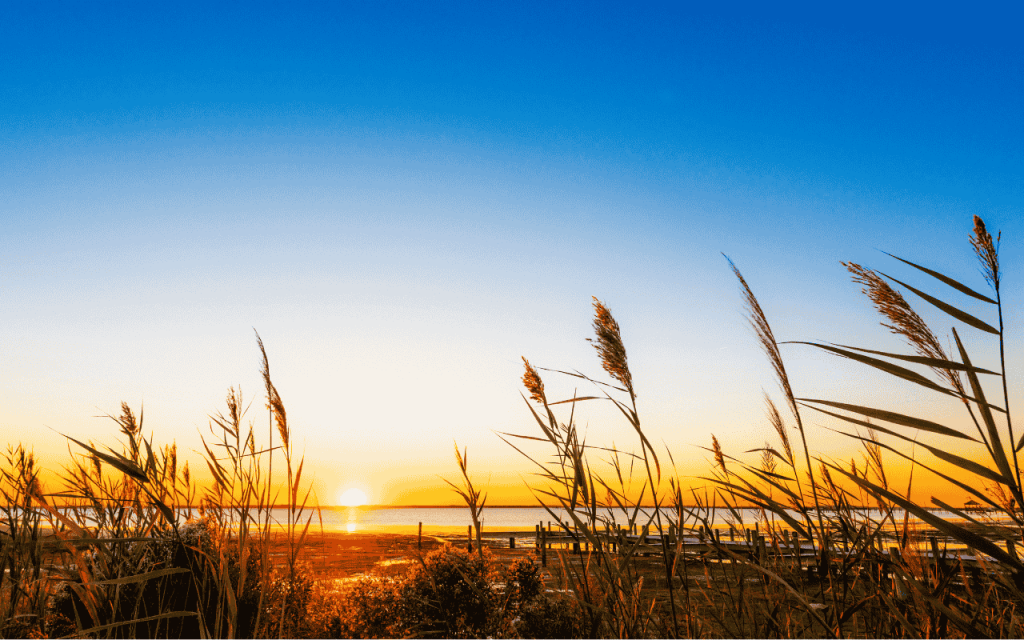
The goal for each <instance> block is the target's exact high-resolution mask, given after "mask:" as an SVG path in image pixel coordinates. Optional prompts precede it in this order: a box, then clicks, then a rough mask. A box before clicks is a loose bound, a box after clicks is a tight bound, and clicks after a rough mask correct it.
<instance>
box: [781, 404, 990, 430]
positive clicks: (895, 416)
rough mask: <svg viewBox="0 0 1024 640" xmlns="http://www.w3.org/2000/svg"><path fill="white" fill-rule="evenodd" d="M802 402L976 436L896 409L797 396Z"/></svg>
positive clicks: (906, 424) (895, 422)
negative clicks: (888, 409) (890, 409)
mask: <svg viewBox="0 0 1024 640" xmlns="http://www.w3.org/2000/svg"><path fill="white" fill-rule="evenodd" d="M797 400H799V401H801V402H814V403H817V404H824V405H828V406H830V407H835V408H837V409H843V410H845V411H852V412H854V413H859V414H861V415H865V416H868V417H869V418H876V419H878V420H885V421H886V422H892V423H893V424H900V425H903V426H905V427H913V428H915V429H921V430H922V431H928V432H931V433H937V434H939V435H944V436H950V437H952V438H963V439H964V440H972V441H974V438H972V437H970V436H968V435H965V434H963V433H960V432H959V431H957V430H955V429H951V428H949V427H946V426H943V425H941V424H938V423H935V422H932V421H930V420H925V419H923V418H914V417H912V416H908V415H904V414H902V413H896V412H894V411H884V410H882V409H873V408H871V407H862V406H859V405H855V404H846V403H843V402H832V401H830V400H814V399H811V398H797Z"/></svg>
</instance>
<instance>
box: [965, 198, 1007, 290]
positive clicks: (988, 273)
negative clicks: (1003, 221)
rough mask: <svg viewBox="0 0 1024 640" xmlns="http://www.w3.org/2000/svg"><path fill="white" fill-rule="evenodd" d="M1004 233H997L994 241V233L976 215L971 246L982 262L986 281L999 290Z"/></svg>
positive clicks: (982, 270)
mask: <svg viewBox="0 0 1024 640" xmlns="http://www.w3.org/2000/svg"><path fill="white" fill-rule="evenodd" d="M1002 237H1003V233H1002V232H1001V231H1000V232H999V233H997V234H996V239H995V242H993V241H992V234H991V233H989V232H988V229H986V228H985V221H984V220H982V219H981V218H979V217H978V216H974V233H973V234H971V237H970V240H971V246H972V247H974V253H975V254H976V255H977V256H978V261H979V262H981V273H982V275H983V276H985V282H988V283H989V285H990V286H991V287H992V288H993V289H995V290H996V292H997V293H998V292H999V241H1000V239H1002Z"/></svg>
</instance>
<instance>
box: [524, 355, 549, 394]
mask: <svg viewBox="0 0 1024 640" xmlns="http://www.w3.org/2000/svg"><path fill="white" fill-rule="evenodd" d="M520 357H522V356H520ZM523 364H524V365H526V372H525V373H524V374H523V386H525V387H526V390H527V391H529V392H530V398H532V399H533V400H535V401H536V402H539V403H540V404H543V405H546V404H547V402H548V401H547V396H545V395H544V381H543V380H541V379H540V376H539V375H538V374H537V370H536V369H534V368H533V365H531V364H530V361H529V360H527V359H526V358H523Z"/></svg>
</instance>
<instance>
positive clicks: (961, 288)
mask: <svg viewBox="0 0 1024 640" xmlns="http://www.w3.org/2000/svg"><path fill="white" fill-rule="evenodd" d="M882 253H884V254H885V255H887V256H889V257H891V258H896V259H897V260H899V261H900V262H902V263H904V264H909V265H910V266H912V267H914V268H915V269H920V270H921V271H924V272H925V273H927V274H928V275H930V276H932V277H933V278H936V279H938V280H940V281H942V282H944V283H946V284H948V285H949V286H951V287H953V288H954V289H956V290H957V291H959V292H961V293H966V294H967V295H969V296H971V297H972V298H977V299H978V300H983V301H985V302H988V303H990V304H996V301H995V300H993V299H992V298H989V297H988V296H986V295H982V294H980V293H978V292H977V291H975V290H974V289H971V288H970V287H968V286H967V285H965V284H961V283H960V282H957V281H956V280H954V279H953V278H950V277H949V276H944V275H942V274H941V273H939V272H938V271H932V270H931V269H929V268H927V267H922V266H921V265H919V264H914V263H913V262H911V261H909V260H904V259H903V258H901V257H899V256H894V255H892V254H891V253H889V252H888V251H883V252H882Z"/></svg>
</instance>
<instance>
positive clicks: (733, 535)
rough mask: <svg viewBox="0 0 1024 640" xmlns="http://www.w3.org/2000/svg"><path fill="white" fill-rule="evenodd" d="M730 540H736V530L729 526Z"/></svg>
mask: <svg viewBox="0 0 1024 640" xmlns="http://www.w3.org/2000/svg"><path fill="white" fill-rule="evenodd" d="M729 542H736V530H735V529H733V528H732V525H730V526H729Z"/></svg>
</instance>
